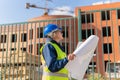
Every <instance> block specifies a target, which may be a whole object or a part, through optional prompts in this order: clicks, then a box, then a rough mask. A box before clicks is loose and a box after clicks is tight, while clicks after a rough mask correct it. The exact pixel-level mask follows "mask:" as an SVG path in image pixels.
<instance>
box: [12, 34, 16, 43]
mask: <svg viewBox="0 0 120 80" xmlns="http://www.w3.org/2000/svg"><path fill="white" fill-rule="evenodd" d="M12 42H17V34H12Z"/></svg>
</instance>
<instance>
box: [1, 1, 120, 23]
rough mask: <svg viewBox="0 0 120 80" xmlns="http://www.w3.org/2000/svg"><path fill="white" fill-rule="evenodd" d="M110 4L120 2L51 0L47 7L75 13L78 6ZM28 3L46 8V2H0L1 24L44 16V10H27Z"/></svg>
mask: <svg viewBox="0 0 120 80" xmlns="http://www.w3.org/2000/svg"><path fill="white" fill-rule="evenodd" d="M110 2H120V0H49V1H48V6H47V7H49V8H52V9H60V10H70V11H74V9H75V7H77V6H88V5H95V4H103V3H110ZM26 3H30V4H35V5H37V6H39V7H45V0H0V10H1V11H0V24H7V23H15V22H24V21H27V20H28V19H31V18H34V17H37V16H41V15H43V13H44V10H42V9H35V8H30V9H26V8H25V4H26ZM49 14H51V15H57V14H60V15H62V14H66V15H74V14H73V13H70V12H61V11H52V10H51V11H50V12H49Z"/></svg>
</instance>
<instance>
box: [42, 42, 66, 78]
mask: <svg viewBox="0 0 120 80" xmlns="http://www.w3.org/2000/svg"><path fill="white" fill-rule="evenodd" d="M47 44H51V45H52V46H53V47H54V48H55V50H56V52H57V60H60V59H64V58H65V57H66V53H65V52H63V51H62V50H61V49H60V48H59V46H58V45H56V44H54V43H52V42H48V43H47ZM43 47H44V46H42V48H41V49H40V52H41V53H42V50H43ZM41 61H42V64H43V65H44V67H43V76H42V80H68V70H67V69H66V68H62V69H61V70H60V71H58V72H51V71H50V70H49V69H48V67H47V65H45V60H44V58H43V56H42V55H41Z"/></svg>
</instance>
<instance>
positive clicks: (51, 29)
mask: <svg viewBox="0 0 120 80" xmlns="http://www.w3.org/2000/svg"><path fill="white" fill-rule="evenodd" d="M57 30H62V28H59V27H58V26H57V25H55V24H48V25H47V26H46V27H45V28H44V36H45V37H46V36H47V35H48V34H49V33H51V32H54V31H57Z"/></svg>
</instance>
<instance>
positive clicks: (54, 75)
mask: <svg viewBox="0 0 120 80" xmlns="http://www.w3.org/2000/svg"><path fill="white" fill-rule="evenodd" d="M61 31H62V29H61V28H59V27H58V26H57V25H55V24H48V25H47V26H46V27H45V28H44V36H45V37H46V38H47V40H46V44H45V45H44V46H43V47H42V48H41V50H40V52H41V54H42V64H43V65H44V67H43V76H42V80H68V70H67V69H66V68H65V65H66V64H67V63H68V61H69V60H73V59H74V57H75V55H74V54H69V55H68V56H66V53H65V51H64V49H63V47H62V46H61V45H60V41H61V40H62V39H63V36H62V32H61Z"/></svg>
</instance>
